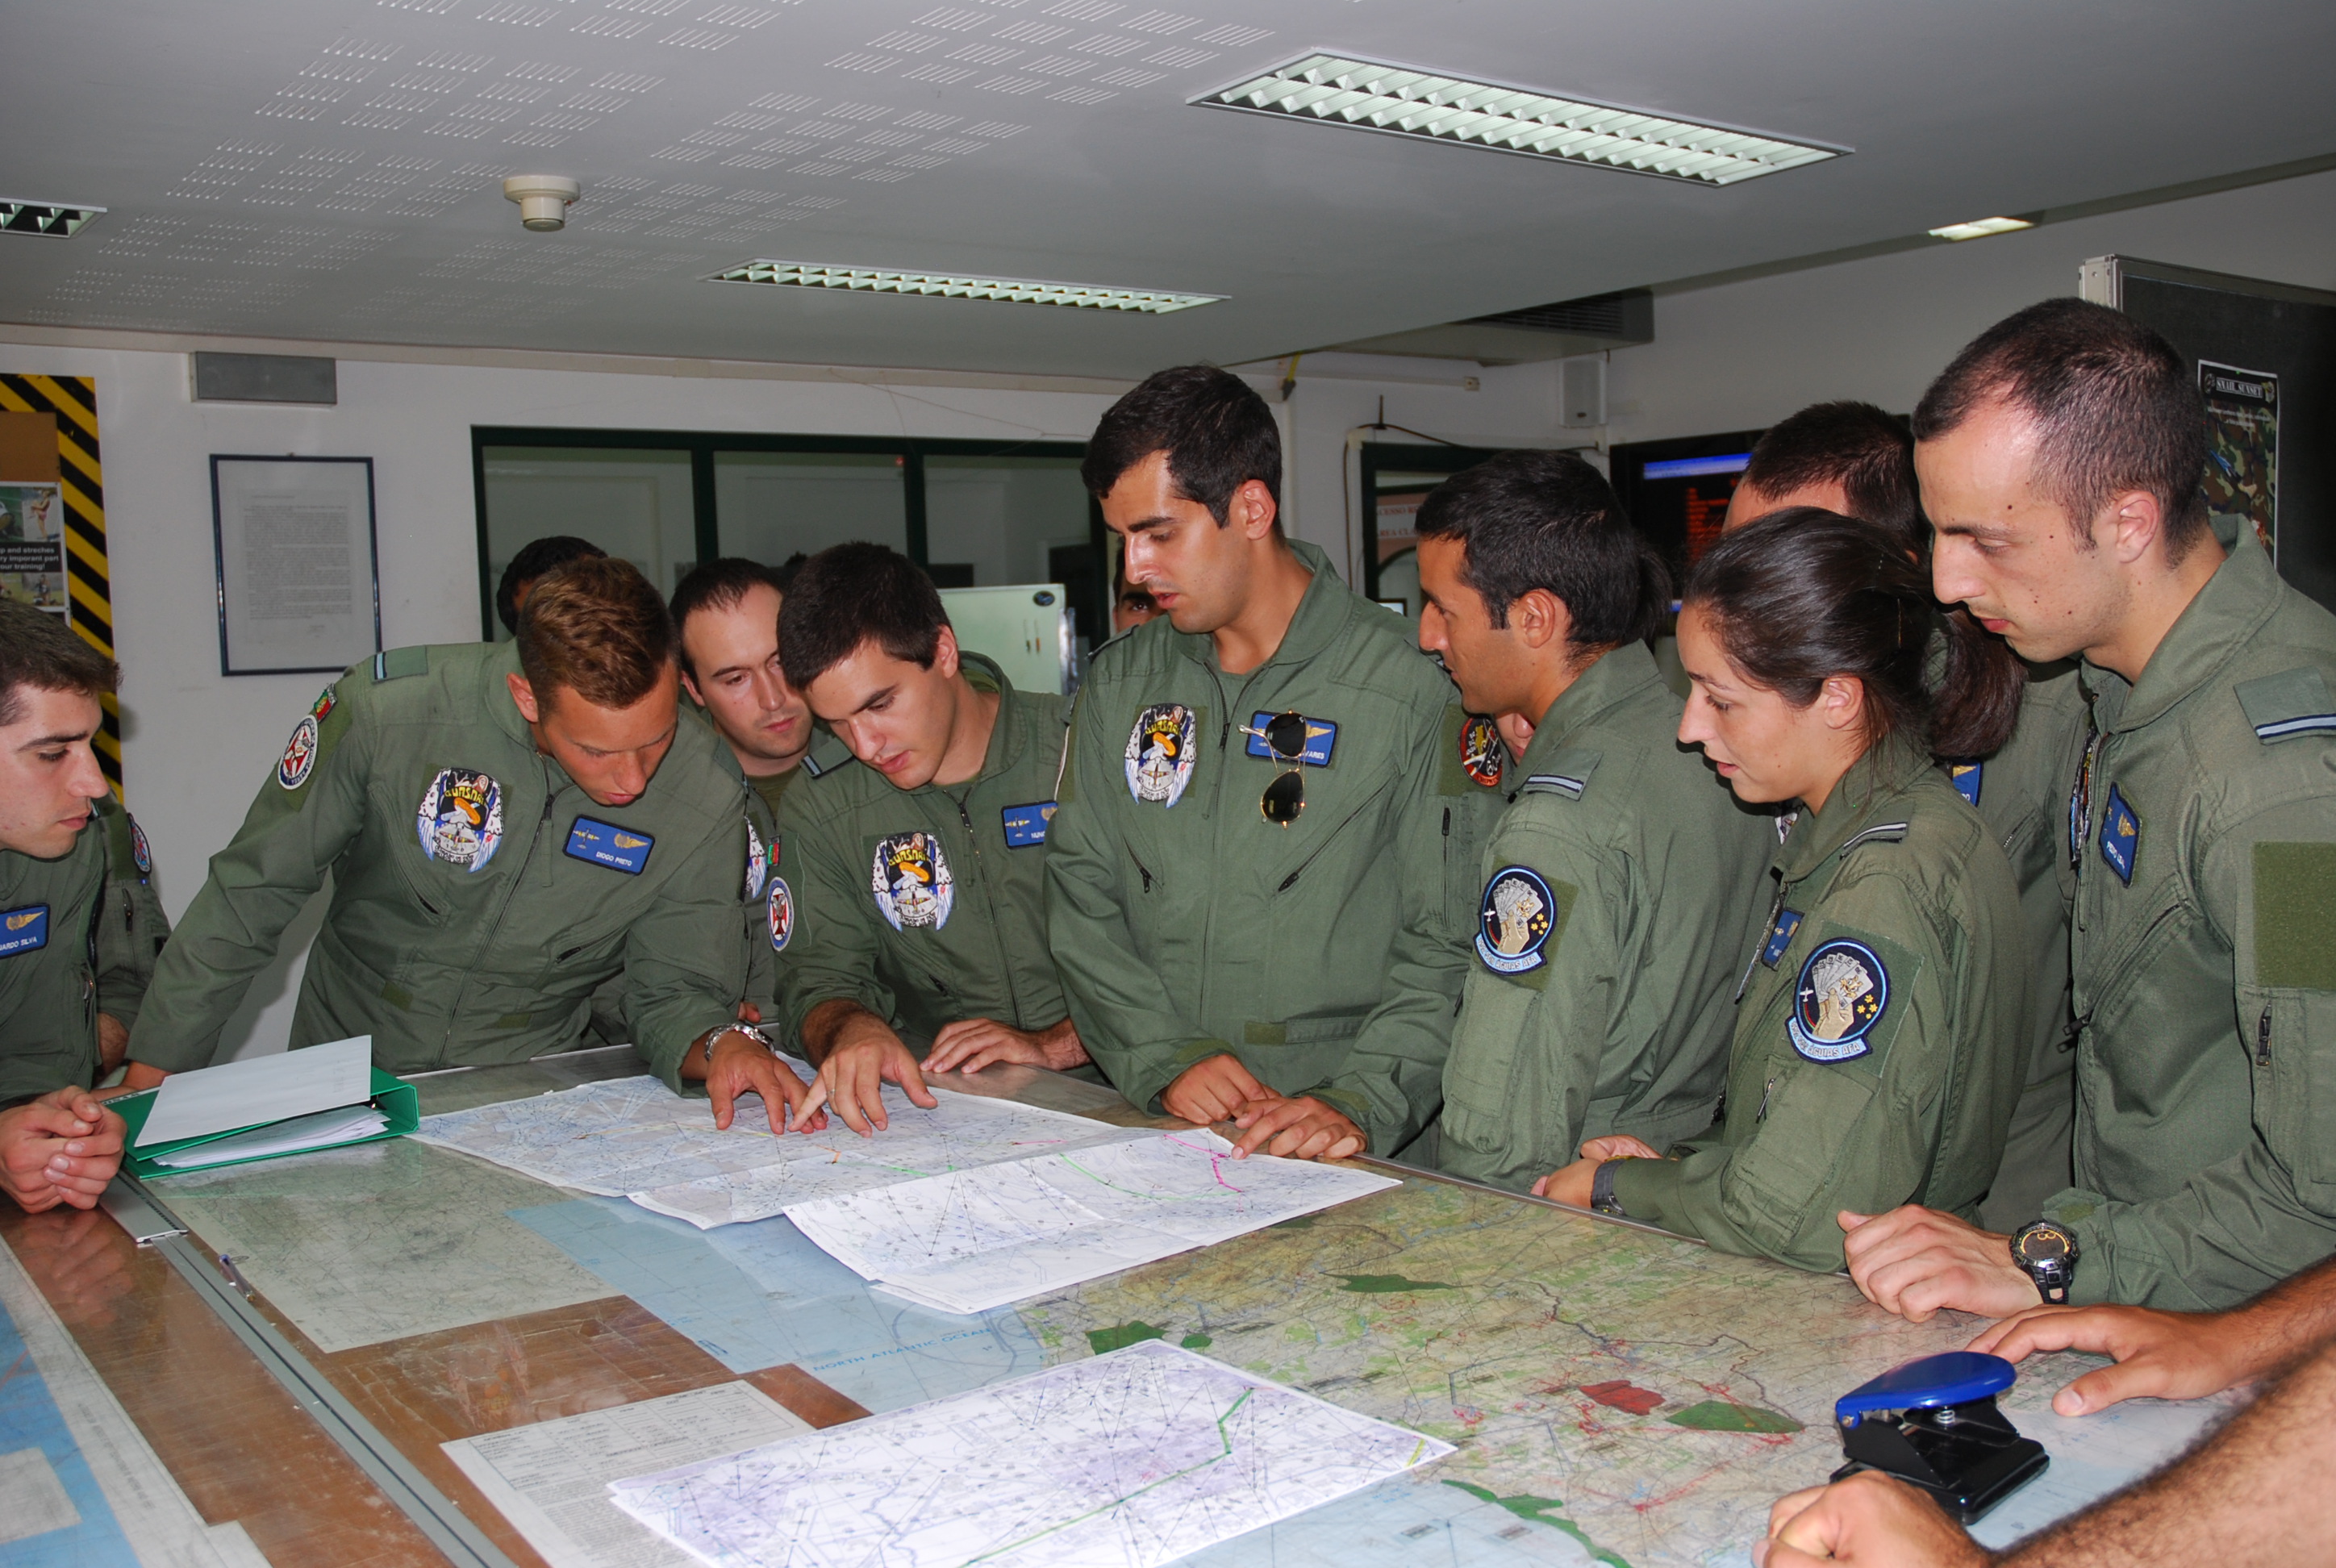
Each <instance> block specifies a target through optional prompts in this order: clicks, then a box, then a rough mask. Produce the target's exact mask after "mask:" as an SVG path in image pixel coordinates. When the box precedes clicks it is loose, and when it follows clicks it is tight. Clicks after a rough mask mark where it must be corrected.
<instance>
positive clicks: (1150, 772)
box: [1126, 702, 1199, 808]
mask: <svg viewBox="0 0 2336 1568" xmlns="http://www.w3.org/2000/svg"><path fill="white" fill-rule="evenodd" d="M1198 727H1199V726H1198V725H1197V723H1196V721H1195V720H1194V719H1193V717H1192V709H1191V708H1189V707H1186V706H1184V705H1183V703H1181V702H1155V703H1153V705H1152V706H1150V707H1147V708H1145V709H1144V711H1143V712H1142V713H1140V714H1137V715H1136V716H1135V727H1134V729H1132V730H1130V731H1128V732H1127V755H1126V764H1127V793H1128V794H1131V795H1133V796H1134V797H1135V799H1137V800H1138V801H1148V802H1151V803H1153V804H1156V805H1159V806H1161V807H1163V808H1165V807H1168V806H1173V805H1174V804H1175V803H1177V801H1179V800H1180V799H1182V798H1183V794H1184V786H1185V785H1186V784H1190V783H1192V759H1193V756H1194V754H1195V752H1196V750H1197V748H1196V747H1195V745H1194V744H1193V740H1194V735H1193V731H1194V730H1195V729H1196V728H1198Z"/></svg>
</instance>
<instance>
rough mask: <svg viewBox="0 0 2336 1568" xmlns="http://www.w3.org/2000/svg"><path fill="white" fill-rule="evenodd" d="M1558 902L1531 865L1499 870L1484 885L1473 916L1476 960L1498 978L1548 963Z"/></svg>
mask: <svg viewBox="0 0 2336 1568" xmlns="http://www.w3.org/2000/svg"><path fill="white" fill-rule="evenodd" d="M1556 909H1557V899H1556V897H1555V895H1554V894H1552V892H1551V891H1549V884H1548V883H1547V882H1545V881H1543V880H1542V877H1541V873H1540V872H1536V871H1534V870H1533V869H1532V868H1531V867H1530V866H1503V867H1502V868H1501V869H1500V870H1499V871H1496V872H1494V873H1493V880H1492V881H1488V882H1486V883H1485V884H1484V904H1483V906H1482V907H1481V908H1480V909H1479V910H1478V911H1477V920H1476V925H1477V930H1476V956H1477V957H1478V958H1480V959H1484V967H1485V968H1486V969H1491V970H1492V971H1493V972H1494V974H1499V975H1523V974H1530V973H1532V972H1533V970H1535V969H1539V968H1541V967H1542V965H1543V964H1545V963H1547V962H1548V961H1549V958H1548V955H1547V954H1546V953H1544V952H1543V949H1545V948H1546V947H1548V946H1549V932H1550V924H1551V921H1552V919H1553V918H1554V915H1555V911H1556Z"/></svg>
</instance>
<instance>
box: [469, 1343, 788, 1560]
mask: <svg viewBox="0 0 2336 1568" xmlns="http://www.w3.org/2000/svg"><path fill="white" fill-rule="evenodd" d="M810 1430H811V1427H810V1425H809V1423H807V1422H805V1421H804V1420H803V1418H802V1417H799V1416H797V1415H795V1414H794V1413H793V1411H791V1410H789V1409H787V1408H786V1407H784V1405H781V1404H779V1403H778V1402H777V1401H776V1400H774V1399H772V1398H770V1397H769V1396H768V1395H766V1394H764V1392H763V1391H762V1390H761V1389H759V1388H755V1387H754V1385H753V1384H751V1383H716V1384H715V1385H713V1386H712V1387H711V1388H692V1389H691V1390H689V1391H688V1392H687V1393H686V1394H668V1395H667V1396H665V1397H664V1398H660V1399H642V1400H639V1401H638V1402H636V1403H634V1404H630V1405H618V1406H614V1407H610V1408H608V1409H606V1410H591V1411H587V1412H586V1413H585V1414H583V1415H581V1416H569V1417H563V1418H561V1419H560V1420H557V1421H540V1422H537V1423H536V1424H535V1425H534V1426H531V1427H512V1428H511V1430H509V1431H507V1432H490V1433H487V1434H485V1435H484V1436H482V1437H464V1438H462V1439H461V1440H460V1441H457V1442H453V1443H446V1444H442V1445H441V1446H443V1448H444V1449H445V1450H446V1456H447V1457H448V1458H450V1459H452V1460H453V1461H454V1463H455V1464H456V1465H457V1466H460V1467H461V1469H462V1474H463V1475H467V1476H469V1477H470V1479H471V1484H472V1485H474V1486H476V1487H478V1489H479V1490H480V1491H481V1492H482V1493H483V1494H485V1495H486V1498H487V1501H488V1502H490V1503H492V1504H493V1505H495V1506H496V1507H497V1508H498V1509H500V1510H501V1512H502V1515H503V1517H504V1518H506V1519H508V1520H510V1521H511V1526H512V1528H514V1529H516V1530H517V1531H518V1532H519V1533H520V1534H521V1535H524V1536H525V1537H527V1544H529V1545H530V1546H532V1547H534V1548H535V1550H536V1552H537V1553H538V1554H539V1555H540V1556H541V1557H542V1558H543V1560H544V1561H545V1562H546V1563H550V1565H551V1568H694V1564H695V1563H696V1558H694V1557H692V1556H690V1554H689V1553H686V1552H684V1551H682V1550H681V1549H680V1548H678V1547H676V1546H674V1545H672V1544H669V1543H667V1542H666V1541H663V1540H660V1539H659V1538H658V1537H657V1535H656V1534H654V1533H653V1532H651V1531H650V1530H649V1529H648V1528H647V1526H645V1525H643V1524H638V1523H637V1522H635V1521H634V1520H632V1519H631V1518H628V1516H627V1515H626V1514H624V1513H622V1512H621V1511H620V1510H618V1507H617V1505H616V1504H615V1503H614V1502H613V1501H612V1500H611V1499H610V1497H609V1495H608V1484H609V1483H610V1482H612V1481H615V1480H617V1479H618V1477H619V1476H623V1475H632V1474H637V1473H638V1472H639V1470H640V1469H641V1467H642V1466H679V1465H688V1464H693V1463H696V1462H697V1461H699V1460H703V1459H708V1458H712V1457H714V1456H717V1455H722V1454H728V1453H735V1451H736V1450H738V1449H740V1448H747V1447H756V1446H763V1445H766V1444H770V1443H775V1442H779V1441H782V1440H784V1439H785V1438H787V1437H793V1436H794V1435H796V1434H798V1433H803V1432H808V1431H810Z"/></svg>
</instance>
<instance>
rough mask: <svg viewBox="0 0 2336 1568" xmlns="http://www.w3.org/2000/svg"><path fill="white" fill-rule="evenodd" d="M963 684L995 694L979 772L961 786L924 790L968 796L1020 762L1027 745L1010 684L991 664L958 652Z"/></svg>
mask: <svg viewBox="0 0 2336 1568" xmlns="http://www.w3.org/2000/svg"><path fill="white" fill-rule="evenodd" d="M958 658H959V661H960V667H961V669H962V672H963V673H964V675H965V677H966V684H967V685H968V686H970V687H973V688H974V689H975V690H977V691H978V690H980V689H981V688H982V687H985V686H987V687H990V688H991V689H992V690H994V691H996V692H997V693H998V716H997V717H996V718H994V719H992V720H991V721H990V724H989V745H988V747H986V748H985V749H984V750H983V752H982V754H981V771H980V772H979V773H978V774H974V775H973V776H972V777H971V778H969V779H968V780H966V781H965V782H964V783H963V784H927V785H925V786H924V787H925V788H927V789H938V790H943V791H954V790H959V789H962V790H964V791H966V792H967V793H968V794H970V793H971V792H972V791H973V790H975V789H977V788H978V787H980V785H981V784H984V783H986V782H988V780H990V779H993V778H996V777H998V775H999V774H1003V773H1005V772H1006V771H1007V769H1009V768H1011V767H1012V766H1014V765H1015V764H1017V763H1018V762H1020V761H1021V760H1022V752H1023V749H1024V748H1025V747H1026V746H1027V745H1029V744H1030V737H1029V735H1027V734H1026V733H1025V732H1024V729H1023V725H1022V717H1021V715H1020V714H1018V713H1017V712H1016V711H1015V705H1014V683H1013V682H1012V681H1010V680H1007V678H1006V672H1005V671H1004V670H1003V669H1000V668H999V667H998V664H997V662H996V661H995V660H993V659H990V658H988V657H984V656H982V655H980V654H978V653H969V652H963V651H960V652H959V655H958Z"/></svg>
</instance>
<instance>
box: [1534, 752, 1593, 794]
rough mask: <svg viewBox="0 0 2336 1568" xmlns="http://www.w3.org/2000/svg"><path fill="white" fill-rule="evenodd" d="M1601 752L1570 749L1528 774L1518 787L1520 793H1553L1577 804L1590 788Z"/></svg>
mask: <svg viewBox="0 0 2336 1568" xmlns="http://www.w3.org/2000/svg"><path fill="white" fill-rule="evenodd" d="M1602 755H1603V754H1602V753H1600V752H1594V751H1580V750H1569V751H1562V752H1559V753H1558V754H1557V755H1555V756H1553V757H1552V758H1550V760H1549V765H1548V766H1547V767H1545V768H1543V770H1542V771H1541V772H1539V773H1535V774H1526V775H1525V782H1524V783H1523V784H1522V785H1520V786H1519V788H1518V793H1519V794H1552V795H1558V796H1561V797H1562V798H1564V799H1566V800H1573V801H1578V800H1580V799H1581V798H1582V792H1583V791H1585V790H1587V789H1588V788H1589V787H1590V775H1591V774H1594V773H1596V772H1597V771H1598V764H1599V761H1600V758H1601V756H1602Z"/></svg>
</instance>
